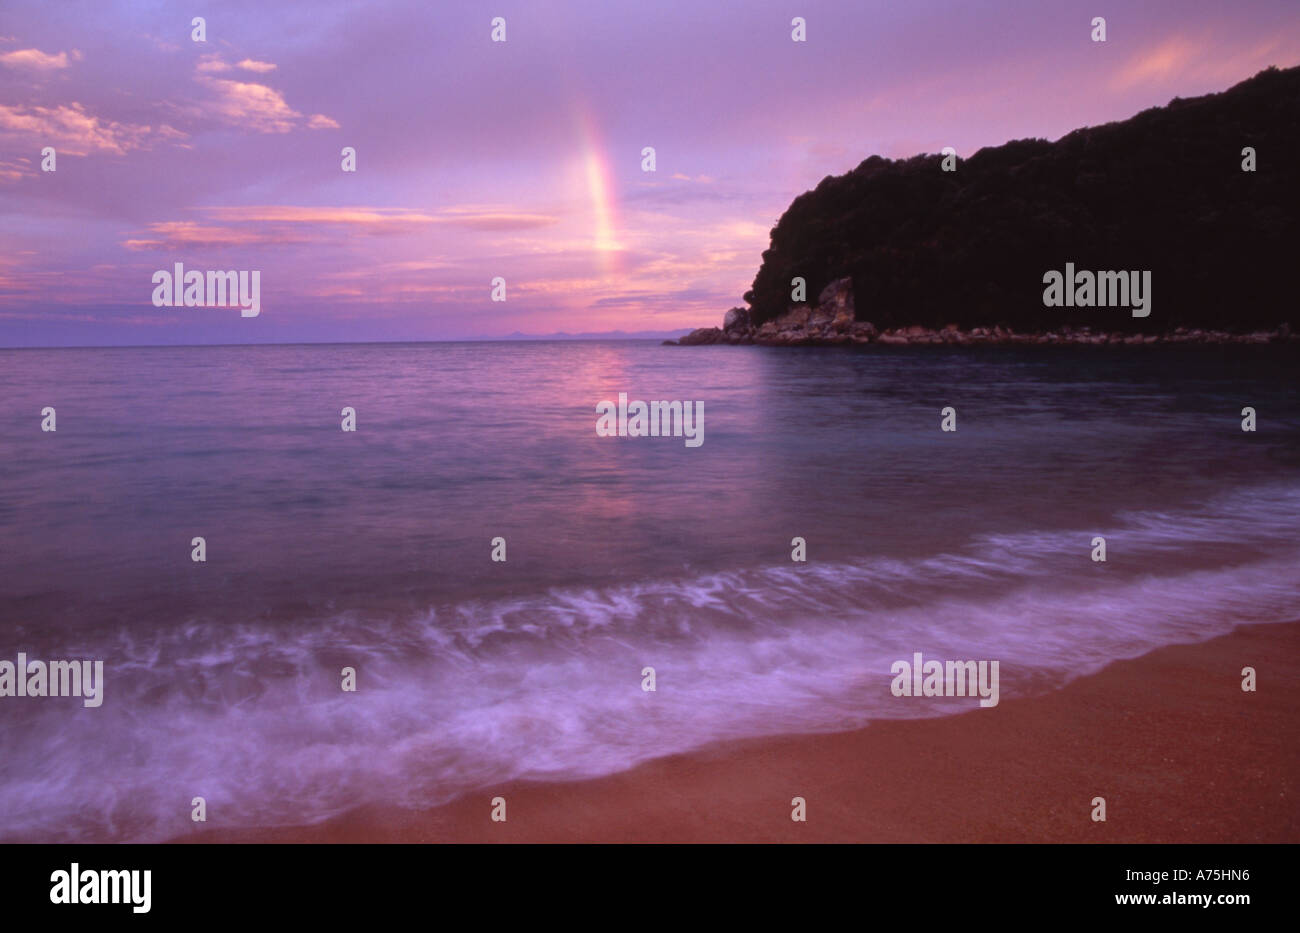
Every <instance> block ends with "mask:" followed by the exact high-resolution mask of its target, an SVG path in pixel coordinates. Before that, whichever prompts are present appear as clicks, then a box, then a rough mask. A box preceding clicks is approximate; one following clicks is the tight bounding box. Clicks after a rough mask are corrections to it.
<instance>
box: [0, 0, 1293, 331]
mask: <svg viewBox="0 0 1300 933" xmlns="http://www.w3.org/2000/svg"><path fill="white" fill-rule="evenodd" d="M193 16H204V17H205V18H206V21H207V23H206V27H207V41H206V42H205V43H199V42H194V41H192V40H191V37H190V33H191V26H190V20H191V18H192V17H193ZM493 16H503V17H505V18H506V21H507V41H506V42H505V43H493V42H492V41H491V38H490V33H491V19H492V17H493ZM795 16H802V17H803V18H804V19H805V20H806V21H807V35H808V40H807V42H805V43H796V42H792V41H791V38H790V31H791V26H790V22H791V19H792V18H793V17H795ZM1094 16H1105V17H1106V20H1107V41H1106V42H1105V43H1095V42H1093V41H1091V39H1090V32H1091V25H1090V23H1091V20H1092V18H1093V17H1094ZM1297 62H1300V3H1296V2H1295V0H1238V2H1213V3H1211V2H1200V0H1149V2H1144V3H1142V4H1140V5H1139V4H1134V3H1131V2H1127V0H1126V2H1120V3H1115V2H1111V0H1088V2H1067V0H1021V2H1011V0H1006V2H995V0H988V2H982V3H976V4H971V3H933V2H926V0H908V2H900V0H891V2H887V3H885V2H869V0H856V2H852V3H850V2H823V0H779V2H771V0H741V2H730V3H715V2H708V0H689V2H687V0H656V2H653V3H636V4H633V3H631V2H611V0H592V2H546V0H509V2H495V0H493V2H491V3H483V2H451V3H447V2H438V3H431V2H428V0H417V2H410V3H400V2H392V3H374V2H368V3H357V2H355V0H342V2H333V0H311V2H303V3H271V2H269V0H249V2H228V3H213V2H207V3H202V2H200V3H191V4H185V3H163V2H156V3H149V2H132V3H124V2H108V0H93V2H91V0H88V2H68V0H61V2H58V3H53V2H49V0H37V2H22V0H4V6H3V9H0V346H32V345H36V346H41V345H92V344H145V343H207V342H231V343H237V342H257V341H296V340H302V341H318V340H360V341H368V340H390V339H398V340H400V339H413V340H422V339H443V338H447V339H450V338H460V337H468V336H478V335H484V336H490V335H505V334H508V333H510V332H512V331H523V332H526V333H549V332H553V331H560V330H567V331H605V330H614V329H623V330H668V329H671V328H677V327H692V326H700V325H706V324H716V323H717V322H718V320H720V318H721V315H722V312H723V311H725V310H726V308H728V307H730V306H732V305H735V304H738V303H740V296H741V294H743V293H744V291H745V290H746V289H747V288H748V287H749V284H750V283H751V282H752V280H753V276H754V273H755V271H756V270H757V268H758V264H759V261H760V256H761V253H762V251H763V250H764V249H765V248H766V247H767V245H768V231H769V229H770V228H771V226H772V225H773V224H774V223H775V221H776V219H777V218H778V217H779V216H780V214H781V212H782V211H783V210H784V209H785V208H786V206H787V205H788V204H789V203H790V201H791V200H792V199H793V198H794V197H795V196H796V195H798V194H799V193H800V192H802V191H805V190H807V189H808V188H811V187H813V186H815V185H816V183H817V182H818V181H820V180H821V178H822V177H823V176H825V175H828V174H840V173H842V172H845V171H847V170H849V169H851V168H853V167H854V166H855V165H857V164H858V162H860V161H861V160H862V159H864V158H866V157H867V156H869V155H871V154H881V155H885V156H890V157H905V156H909V155H914V154H916V153H918V152H937V151H938V150H939V149H941V148H942V147H943V146H948V145H950V146H953V147H955V148H956V149H957V151H958V153H959V154H960V155H962V156H966V155H969V154H971V153H972V152H974V151H975V150H976V149H978V148H980V147H981V146H986V145H997V144H1000V143H1003V142H1005V141H1006V140H1008V139H1013V138H1020V137H1026V136H1039V137H1047V138H1049V139H1056V138H1058V137H1059V136H1061V135H1063V134H1064V133H1066V132H1068V131H1069V130H1071V129H1074V128H1075V127H1078V126H1082V125H1089V124H1097V123H1104V122H1107V121H1110V120H1115V119H1123V118H1125V117H1128V116H1131V115H1132V114H1134V113H1136V112H1137V111H1139V110H1142V109H1144V108H1146V107H1150V106H1155V105H1159V104H1164V103H1167V102H1168V101H1169V99H1170V98H1171V97H1175V96H1182V97H1190V96H1194V95H1197V94H1203V93H1206V92H1209V91H1217V90H1223V89H1225V88H1227V87H1228V86H1229V85H1231V84H1233V83H1236V82H1237V81H1240V80H1242V79H1244V78H1246V77H1249V76H1250V75H1252V74H1254V73H1255V72H1257V71H1259V70H1260V69H1262V68H1264V67H1266V66H1268V65H1271V64H1275V65H1278V66H1280V67H1288V66H1291V65H1294V64H1296V63H1297ZM45 146H53V147H54V148H55V149H56V151H57V160H58V161H57V171H55V172H53V173H48V172H42V171H41V170H40V163H41V149H42V148H43V147H45ZM344 146H352V147H354V148H355V149H356V150H357V172H356V173H355V174H347V173H344V172H343V171H341V168H340V162H341V156H340V150H341V149H342V148H343V147H344ZM644 146H654V147H655V149H656V151H657V171H656V172H654V173H653V174H651V173H645V172H643V171H642V170H641V149H642V147H644ZM1288 157H1289V156H1288ZM175 262H183V263H184V264H185V266H186V268H188V269H200V270H213V269H221V270H226V269H236V270H238V269H243V270H260V272H261V293H262V294H261V304H262V312H261V314H260V315H259V316H258V317H256V318H242V317H241V316H240V314H239V311H238V310H234V309H229V308H221V309H218V308H191V309H159V308H155V307H153V305H152V304H151V296H152V294H153V285H152V283H151V276H152V275H153V272H154V271H155V270H159V269H167V270H170V269H171V268H172V264H173V263H175ZM494 276H502V277H504V278H505V279H506V282H507V301H505V302H503V303H502V302H493V301H491V300H490V282H491V280H492V278H493V277H494Z"/></svg>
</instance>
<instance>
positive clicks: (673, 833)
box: [176, 622, 1300, 843]
mask: <svg viewBox="0 0 1300 933" xmlns="http://www.w3.org/2000/svg"><path fill="white" fill-rule="evenodd" d="M1248 666H1249V667H1254V668H1255V669H1256V671H1257V673H1258V690H1257V692H1254V693H1248V692H1244V691H1243V690H1242V689H1241V680H1242V678H1241V670H1242V668H1243V667H1248ZM1298 702H1300V622H1292V623H1288V624H1283V625H1257V626H1247V627H1242V628H1239V629H1237V630H1236V631H1234V632H1233V633H1231V634H1229V635H1226V636H1223V637H1220V638H1216V639H1214V640H1212V641H1208V642H1204V643H1201V644H1196V645H1176V646H1170V647H1165V648H1161V649H1158V650H1156V651H1153V652H1151V653H1149V654H1147V655H1145V656H1143V657H1140V658H1136V659H1132V660H1127V661H1119V662H1116V663H1114V664H1111V665H1110V666H1108V667H1107V668H1105V669H1104V670H1102V671H1100V672H1099V673H1097V674H1094V675H1092V676H1088V677H1083V678H1080V679H1078V680H1075V681H1074V682H1072V683H1070V684H1068V685H1067V686H1066V687H1064V688H1063V689H1061V690H1058V691H1055V692H1052V693H1049V694H1046V695H1042V696H1036V697H1029V698H1022V699H1004V700H1003V701H1002V702H1001V703H1000V704H999V705H998V706H997V707H995V708H992V709H976V710H972V711H971V712H968V713H963V714H959V715H955V716H948V717H943V718H936V719H922V720H894V721H882V722H877V723H873V724H872V725H870V726H869V727H867V728H864V729H861V730H858V731H854V732H848V733H842V734H833V735H804V736H789V737H780V738H772V739H762V740H753V741H745V742H737V743H729V744H725V745H719V746H714V747H711V748H708V749H705V750H702V751H698V752H695V753H691V754H687V755H677V756H672V757H668V758H663V759H658V760H655V761H651V762H648V763H645V764H643V765H641V766H639V767H636V768H634V769H632V770H630V771H628V772H625V773H622V774H616V775H611V776H608V777H603V778H599V779H595V780H588V781H577V782H570V783H531V782H530V783H514V784H508V785H504V786H499V787H492V788H484V789H483V790H482V791H481V792H480V793H475V794H470V795H468V796H466V797H463V798H461V799H459V800H457V801H455V802H453V803H451V804H449V805H446V806H443V807H438V808H435V809H431V810H428V811H425V812H411V811H405V810H402V811H399V810H373V809H372V810H362V811H357V812H353V813H351V814H348V815H347V816H344V817H341V818H338V819H335V820H332V821H328V822H325V823H321V824H318V825H314V826H305V827H287V828H277V829H260V830H241V831H223V830H221V829H220V828H218V827H212V828H207V829H202V830H197V831H196V832H194V833H193V834H190V835H188V836H186V837H184V838H183V839H180V840H176V841H195V842H253V841H256V842H476V843H478V842H484V843H486V842H644V843H654V842H944V843H960V842H1003V843H1009V842H1107V843H1114V842H1119V843H1152V842H1154V843H1163V842H1188V843H1210V842H1222V843H1245V842H1271V843H1294V842H1297V841H1300V805H1298V801H1297V796H1296V795H1297V788H1296V782H1297V780H1298V779H1300V744H1297V741H1296V739H1297V729H1296V724H1297V715H1298V714H1297V704H1298ZM497 796H502V797H505V798H506V800H507V816H508V819H507V821H506V822H504V823H501V822H493V821H492V820H491V819H490V818H489V814H490V810H491V803H490V801H491V799H492V798H493V797H497ZM795 796H801V797H803V798H805V800H806V801H807V817H808V818H807V821H806V822H803V823H798V822H793V821H792V820H791V818H790V811H791V807H790V801H791V798H792V797H795ZM1097 796H1101V797H1104V798H1105V799H1106V809H1107V819H1106V821H1105V822H1094V821H1093V820H1092V819H1091V812H1092V804H1091V801H1092V799H1093V798H1094V797H1097Z"/></svg>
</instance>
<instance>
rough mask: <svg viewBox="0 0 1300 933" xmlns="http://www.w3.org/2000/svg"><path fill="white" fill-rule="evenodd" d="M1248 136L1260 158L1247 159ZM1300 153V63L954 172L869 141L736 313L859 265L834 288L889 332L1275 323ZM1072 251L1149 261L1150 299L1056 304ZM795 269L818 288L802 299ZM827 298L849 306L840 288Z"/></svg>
mask: <svg viewBox="0 0 1300 933" xmlns="http://www.w3.org/2000/svg"><path fill="white" fill-rule="evenodd" d="M1247 146H1249V147H1252V148H1253V149H1254V150H1255V152H1256V157H1257V170H1256V171H1253V172H1250V171H1243V170H1242V161H1243V155H1242V150H1243V148H1245V147H1247ZM1298 154H1300V68H1290V69H1287V70H1284V71H1279V70H1277V69H1269V70H1267V71H1264V72H1261V73H1260V74H1258V75H1256V76H1255V77H1254V78H1251V79H1250V80H1248V81H1245V82H1242V83H1241V84H1238V85H1237V86H1235V87H1233V88H1232V89H1230V90H1228V91H1225V92H1223V93H1220V94H1211V95H1207V96H1205V97H1198V98H1193V99H1189V100H1180V99H1175V100H1173V101H1172V102H1170V104H1169V105H1168V106H1166V107H1159V108H1155V109H1152V110H1147V111H1144V112H1142V113H1140V114H1138V115H1137V116H1134V117H1132V118H1131V119H1128V120H1124V121H1122V122H1119V123H1110V124H1107V125H1105V126H1099V127H1091V128H1086V129H1080V130H1076V131H1075V132H1073V133H1071V134H1069V135H1068V136H1066V137H1064V138H1062V139H1061V140H1059V141H1057V142H1055V143H1050V142H1047V141H1045V140H1019V141H1015V142H1009V143H1007V144H1006V145H1003V146H997V147H993V148H986V149H981V150H980V151H979V152H977V153H975V154H974V155H972V156H971V157H970V158H969V159H965V160H959V161H958V163H957V169H956V171H953V172H945V171H942V170H941V157H940V156H936V155H921V156H916V157H914V158H911V159H906V160H901V161H891V160H888V159H882V158H879V157H877V156H872V157H871V158H869V159H867V160H866V161H865V162H863V163H862V164H861V165H859V166H858V167H857V168H856V169H854V170H853V171H851V172H849V173H848V174H846V175H841V176H838V177H828V178H826V179H824V180H823V181H822V182H821V184H819V185H818V186H817V187H816V189H814V190H813V191H809V192H807V193H805V194H803V195H800V196H799V197H798V198H796V199H795V201H794V203H792V204H791V205H790V207H789V209H788V210H787V211H786V212H785V214H784V215H783V216H782V217H781V219H780V221H779V222H778V223H777V225H776V227H775V228H774V229H773V230H772V239H771V247H770V248H769V249H768V250H766V251H765V252H764V253H763V263H762V266H761V267H760V268H759V270H758V274H757V276H755V278H754V285H753V288H752V289H751V290H750V291H749V292H747V293H746V295H745V300H746V301H747V302H748V303H749V305H750V308H749V309H748V311H747V312H746V311H745V309H740V313H742V314H744V315H745V321H744V325H745V328H746V329H753V330H759V329H761V327H762V325H764V324H765V323H767V322H771V321H774V320H775V319H777V318H778V317H782V318H783V320H788V314H789V312H791V311H792V309H793V310H794V311H795V313H802V312H801V310H800V309H801V308H805V309H809V313H815V312H816V311H817V309H819V308H820V307H821V302H819V301H818V298H819V297H821V295H822V293H823V292H824V291H825V290H826V288H827V286H830V285H832V284H833V283H836V282H837V280H842V279H848V286H847V287H845V286H843V285H840V286H838V287H837V289H836V291H837V292H842V293H847V294H848V295H849V296H850V299H849V304H848V305H847V311H848V314H849V315H851V316H852V319H853V320H855V321H857V322H863V323H865V322H868V321H869V322H871V324H872V325H874V328H879V329H880V330H882V331H883V330H885V329H889V328H899V327H910V326H917V327H924V328H933V329H942V328H944V327H945V326H949V327H950V326H951V325H956V326H957V327H958V328H961V329H963V330H973V329H975V328H981V327H982V328H993V327H995V326H1000V327H1001V328H1005V329H1007V330H1012V331H1018V332H1043V331H1052V330H1058V329H1062V328H1078V327H1090V328H1093V329H1101V330H1106V331H1118V332H1145V333H1170V332H1173V331H1174V330H1176V329H1178V328H1180V327H1181V328H1214V329H1218V330H1233V331H1247V330H1258V329H1260V328H1276V327H1277V326H1278V325H1280V324H1282V323H1283V322H1285V321H1287V320H1288V319H1290V318H1292V317H1295V314H1296V312H1295V308H1296V284H1295V279H1294V274H1295V273H1294V269H1295V268H1296V264H1297V255H1296V254H1297V250H1298V249H1300V210H1298V209H1297V205H1300V161H1298V160H1300V155H1298ZM1067 262H1068V263H1073V266H1074V268H1075V269H1079V270H1093V271H1100V270H1142V271H1149V272H1150V273H1151V277H1150V281H1151V295H1150V296H1149V297H1150V308H1149V314H1148V316H1146V317H1142V318H1135V317H1133V316H1132V315H1131V314H1130V313H1129V311H1128V310H1127V309H1124V308H1113V307H1110V308H1108V307H1052V308H1049V307H1044V302H1043V292H1044V288H1045V286H1044V284H1043V276H1044V274H1045V273H1047V272H1048V271H1050V270H1058V271H1059V270H1064V269H1065V268H1066V263H1067ZM796 276H800V277H803V278H804V279H805V280H806V287H807V296H808V301H807V304H805V305H800V304H798V303H796V302H793V301H792V300H791V279H792V278H794V277H796ZM831 313H832V315H838V316H840V317H843V315H844V313H845V307H844V306H843V302H841V304H840V305H839V306H837V307H835V308H832V309H831ZM729 314H730V312H729ZM735 324H736V321H735V318H734V317H733V327H732V328H728V330H734V329H735ZM844 325H845V322H841V326H840V327H839V328H838V330H839V331H841V332H844V331H846V330H847V332H849V333H850V334H851V333H852V332H853V329H852V328H851V327H846V326H844ZM874 328H873V330H874ZM720 333H721V332H720Z"/></svg>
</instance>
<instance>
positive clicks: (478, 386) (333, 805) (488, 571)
mask: <svg viewBox="0 0 1300 933" xmlns="http://www.w3.org/2000/svg"><path fill="white" fill-rule="evenodd" d="M882 350H883V351H888V352H882ZM1297 362H1298V355H1297V353H1296V352H1295V351H1294V350H1290V349H1288V348H1285V347H1272V346H1262V347H1231V348H1224V347H1132V348H1111V349H1102V348H1092V347H1080V348H1043V347H1034V348H1025V349H1012V348H973V349H962V350H949V349H944V348H937V347H936V348H904V349H901V350H900V349H896V348H881V349H879V350H864V351H853V350H837V349H767V348H758V347H699V348H677V347H662V346H659V345H657V344H655V343H651V342H568V343H560V342H555V343H551V342H539V343H458V344H404V345H360V346H358V345H349V346H341V345H340V346H277V347H204V348H140V349H84V350H82V349H65V350H8V351H0V659H9V660H11V661H12V660H15V659H16V656H17V653H18V652H20V651H23V652H26V653H27V655H28V657H29V658H39V659H55V658H59V659H62V658H92V659H102V660H103V661H104V664H105V681H106V683H105V692H104V703H103V706H102V707H100V708H98V709H86V708H84V707H83V706H82V704H81V701H80V700H78V699H73V698H57V699H56V698H44V699H40V698H16V697H7V698H0V838H5V839H24V838H36V839H42V840H59V839H87V840H120V839H137V840H142V839H159V838H169V837H172V836H175V835H179V834H184V833H186V832H188V831H189V830H190V829H191V826H192V824H191V823H190V819H189V815H190V806H189V804H190V800H191V799H192V798H193V797H195V796H203V797H205V798H206V799H207V801H208V807H209V820H210V822H209V825H215V826H265V825H275V824H287V823H301V822H307V821H314V820H319V819H323V818H326V817H328V816H330V815H333V814H337V813H340V812H343V811H345V810H347V809H349V808H352V807H355V806H358V805H362V804H391V805H397V806H411V807H422V806H428V805H432V804H436V803H439V802H442V801H446V800H448V799H451V798H453V797H455V796H456V795H458V794H462V793H465V792H467V791H470V790H475V789H483V788H490V787H492V786H493V785H494V784H498V783H500V782H503V781H506V780H509V779H514V778H538V779H565V778H577V777H585V776H593V775H599V774H606V773H610V772H613V771H617V770H620V769H625V768H628V767H630V766H632V765H633V764H635V763H637V762H638V761H641V760H644V759H647V758H651V757H656V756H660V755H666V754H670V753H674V752H679V751H683V750H686V749H690V748H693V747H698V746H700V745H703V744H705V743H709V742H714V741H718V740H722V739H728V738H735V737H742V736H756V735H764V734H773V733H785V732H812V731H827V730H838V729H847V728H853V727H857V726H860V725H863V724H865V723H867V722H869V721H870V720H872V719H876V718H883V717H902V716H917V715H933V714H935V713H939V712H943V711H945V710H949V709H965V708H967V707H969V706H973V705H974V701H972V700H951V701H946V702H942V703H941V702H939V701H933V700H923V699H917V698H913V699H907V698H896V697H894V696H893V695H892V694H891V693H890V691H889V682H890V680H891V675H890V673H889V669H890V665H891V664H892V663H893V661H895V660H899V659H910V658H911V656H912V653H913V652H915V651H921V652H923V653H924V654H925V655H926V657H927V658H930V657H935V658H948V659H967V658H970V659H991V660H999V661H1000V665H1001V672H1002V673H1001V679H1002V683H1001V695H1002V697H1003V699H1006V698H1008V697H1012V696H1017V695H1025V694H1031V693H1035V692H1039V691H1043V690H1049V689H1053V688H1054V687H1056V686H1059V685H1060V684H1062V683H1064V682H1065V681H1066V680H1068V679H1069V678H1071V677H1074V676H1077V675H1079V674H1081V673H1085V672H1088V671H1091V670H1095V669H1097V668H1098V667H1100V666H1101V665H1103V664H1105V663H1107V662H1108V661H1110V660H1113V659H1116V658H1121V657H1131V656H1135V655H1137V654H1140V653H1143V652H1144V651H1146V650H1149V649H1150V648H1152V647H1154V646H1157V645H1161V644H1167V643H1173V642H1189V641H1197V640H1203V639H1205V638H1209V637H1211V636H1214V635H1216V634H1219V633H1222V632H1224V631H1226V630H1228V629H1229V628H1230V627H1232V626H1233V625H1235V624H1237V623H1242V622H1269V621H1281V620H1286V619H1293V618H1297V617H1300V573H1298V572H1297V571H1298V570H1300V542H1298V540H1297V534H1296V529H1297V520H1298V519H1300V399H1298V398H1297V394H1296V392H1295V377H1296V372H1297V366H1296V364H1297ZM620 392H626V393H628V396H629V398H631V399H646V400H656V399H682V400H698V401H702V402H703V403H704V443H703V445H702V446H700V447H698V448H689V447H687V446H686V445H685V443H684V442H683V439H682V438H602V437H598V436H597V435H596V432H595V420H596V413H595V407H596V403H597V402H599V401H601V400H604V399H611V400H613V399H617V397H618V393H620ZM47 406H50V407H53V408H55V409H56V411H57V431H56V432H54V433H46V432H42V431H41V430H40V422H41V410H42V409H43V408H45V407H47ZM345 406H351V407H353V408H355V409H356V412H357V428H358V429H357V431H356V432H355V433H345V432H343V431H341V430H340V421H341V416H340V411H341V409H343V408H344V407H345ZM945 406H952V407H953V408H955V409H956V411H957V431H956V432H954V433H945V432H942V431H941V430H940V410H941V409H942V408H944V407H945ZM1246 406H1250V407H1253V408H1255V409H1256V411H1257V413H1258V419H1259V430H1258V431H1257V432H1255V433H1245V432H1243V431H1242V430H1241V409H1242V408H1243V407H1246ZM1097 535H1102V536H1104V537H1105V538H1106V541H1107V550H1108V555H1107V556H1108V559H1107V561H1106V562H1105V563H1096V562H1094V561H1092V560H1091V559H1090V554H1091V551H1092V545H1091V541H1092V539H1093V537H1094V536H1097ZM196 536H202V537H203V538H205V540H206V546H207V561H206V562H205V563H195V562H193V561H192V560H191V559H190V553H191V544H190V542H191V539H192V538H194V537H196ZM496 537H502V538H504V539H505V540H506V547H507V560H506V561H505V562H493V561H492V560H491V559H490V558H491V552H492V546H491V541H492V539H493V538H496ZM795 537H801V538H804V539H805V540H806V542H807V545H806V546H807V556H808V560H807V562H806V563H795V562H793V561H792V560H791V557H790V555H791V550H792V546H791V541H792V539H793V538H795ZM1263 660H1264V659H1261V661H1263ZM344 667H352V668H355V670H356V672H357V686H358V689H357V691H356V692H355V693H345V692H343V691H342V690H341V689H340V683H341V676H340V671H341V670H342V668H344ZM646 667H653V668H654V669H655V674H656V682H657V690H656V691H654V692H646V691H643V690H642V679H643V678H642V670H643V669H644V668H646Z"/></svg>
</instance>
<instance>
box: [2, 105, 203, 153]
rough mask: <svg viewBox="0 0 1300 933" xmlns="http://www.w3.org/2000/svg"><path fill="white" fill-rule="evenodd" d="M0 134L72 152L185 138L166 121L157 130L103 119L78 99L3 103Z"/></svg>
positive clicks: (122, 149) (119, 148)
mask: <svg viewBox="0 0 1300 933" xmlns="http://www.w3.org/2000/svg"><path fill="white" fill-rule="evenodd" d="M0 133H11V134H19V135H24V136H31V137H36V138H37V139H38V140H39V141H40V142H42V143H46V144H48V145H52V146H54V147H55V148H56V149H58V150H60V151H61V152H66V153H67V154H68V155H89V154H90V153H98V152H104V153H109V154H111V155H125V154H126V153H127V152H130V151H131V150H133V149H143V148H147V147H148V146H149V145H151V144H152V143H153V142H156V141H159V140H175V139H183V138H185V135H186V134H185V133H182V132H181V131H180V130H178V129H175V128H174V127H171V126H167V125H166V124H164V125H162V126H159V127H158V128H157V129H155V128H153V127H152V126H148V125H142V124H132V123H117V122H115V121H113V120H100V119H99V117H96V116H93V115H92V114H89V113H87V112H86V108H85V107H83V106H82V105H81V104H79V103H76V102H75V101H74V102H73V103H72V104H67V105H60V106H58V107H32V108H24V107H9V106H6V105H4V104H0Z"/></svg>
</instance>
